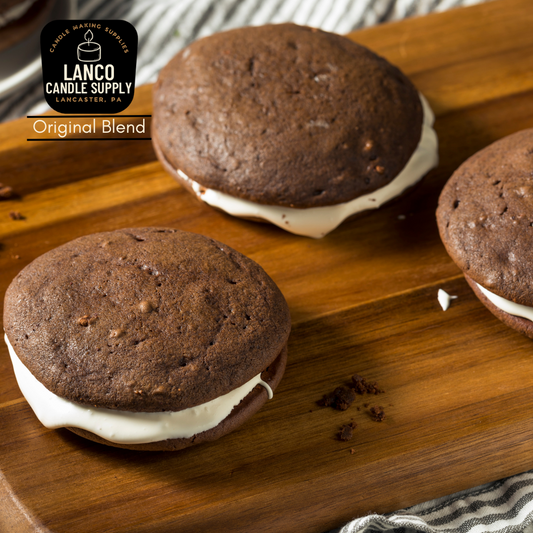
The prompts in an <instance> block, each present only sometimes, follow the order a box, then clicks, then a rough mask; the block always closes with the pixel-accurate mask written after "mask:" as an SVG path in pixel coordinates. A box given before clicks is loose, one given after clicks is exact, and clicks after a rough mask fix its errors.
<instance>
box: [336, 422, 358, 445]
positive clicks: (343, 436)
mask: <svg viewBox="0 0 533 533" xmlns="http://www.w3.org/2000/svg"><path fill="white" fill-rule="evenodd" d="M356 427H357V424H356V423H355V422H350V423H349V424H345V425H344V426H342V427H341V429H340V431H339V432H338V433H337V438H338V439H339V440H342V441H347V440H350V439H351V438H352V437H353V430H354V429H355V428H356Z"/></svg>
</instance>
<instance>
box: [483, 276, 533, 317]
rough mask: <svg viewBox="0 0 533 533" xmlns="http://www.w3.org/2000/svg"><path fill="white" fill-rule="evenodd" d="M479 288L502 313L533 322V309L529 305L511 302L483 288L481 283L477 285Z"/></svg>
mask: <svg viewBox="0 0 533 533" xmlns="http://www.w3.org/2000/svg"><path fill="white" fill-rule="evenodd" d="M476 285H477V286H478V287H479V290H480V291H481V292H482V293H483V294H484V295H485V296H486V297H487V298H488V299H489V300H490V301H491V302H492V303H493V304H494V305H495V306H496V307H497V308H498V309H501V310H502V311H504V312H506V313H509V314H510V315H513V316H519V317H521V318H527V319H528V320H531V321H532V322H533V308H532V307H528V306H527V305H522V304H517V303H515V302H511V301H509V300H506V299H505V298H502V297H501V296H498V295H497V294H494V293H493V292H490V291H488V290H487V289H485V287H482V286H481V285H480V284H479V283H476Z"/></svg>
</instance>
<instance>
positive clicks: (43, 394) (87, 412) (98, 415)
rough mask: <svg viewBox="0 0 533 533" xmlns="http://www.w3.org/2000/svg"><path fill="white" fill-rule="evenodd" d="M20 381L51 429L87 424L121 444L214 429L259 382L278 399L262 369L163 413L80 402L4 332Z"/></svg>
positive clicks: (89, 427)
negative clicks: (38, 372)
mask: <svg viewBox="0 0 533 533" xmlns="http://www.w3.org/2000/svg"><path fill="white" fill-rule="evenodd" d="M4 338H5V341H6V344H7V347H8V349H9V355H10V356H11V361H12V363H13V369H14V371H15V376H16V378H17V383H18V385H19V387H20V390H21V391H22V394H23V395H24V397H25V398H26V400H27V401H28V403H29V404H30V406H31V408H32V409H33V411H34V412H35V415H36V416H37V418H38V419H39V420H40V421H41V423H42V424H43V425H44V426H46V427H48V428H51V429H55V428H61V427H76V428H80V429H86V430H87V431H90V432H92V433H95V434H96V435H99V436H100V437H103V438H104V439H106V440H108V441H111V442H116V443H119V444H142V443H147V442H158V441H162V440H166V439H178V438H189V437H192V436H194V435H197V434H198V433H202V432H203V431H207V430H208V429H211V428H214V427H215V426H217V425H218V424H219V423H220V422H222V420H224V419H225V418H226V417H227V416H228V415H229V414H230V413H231V411H232V410H233V408H234V407H235V406H236V405H238V404H239V403H240V402H241V400H242V399H243V398H244V397H245V396H247V395H248V393H250V392H251V391H252V389H253V388H254V387H255V386H256V385H258V384H259V385H262V386H263V387H265V389H266V390H267V392H268V397H269V399H270V398H272V395H273V393H272V389H271V388H270V386H269V385H268V383H266V382H264V381H263V380H262V379H261V374H258V375H257V376H255V377H254V378H252V379H251V380H250V381H248V382H247V383H245V384H244V385H241V386H240V387H238V388H236V389H234V390H232V391H231V392H228V393H227V394H224V395H223V396H220V397H219V398H215V399H214V400H211V401H209V402H206V403H204V404H201V405H198V406H196V407H191V408H189V409H183V410H182V411H176V412H172V411H164V412H159V413H134V412H129V411H119V410H115V409H104V408H100V407H91V406H86V405H80V404H77V403H74V402H71V401H69V400H65V399H64V398H61V397H59V396H57V395H56V394H54V393H53V392H51V391H49V390H48V389H47V388H46V387H45V386H44V385H43V384H42V383H40V382H39V381H38V380H37V379H36V378H35V377H34V376H33V375H32V373H31V372H30V371H29V370H28V369H27V368H26V367H25V366H24V364H23V363H22V362H21V361H20V359H19V358H18V357H17V354H16V353H15V351H14V350H13V347H12V346H11V343H10V342H9V339H8V338H7V335H5V336H4Z"/></svg>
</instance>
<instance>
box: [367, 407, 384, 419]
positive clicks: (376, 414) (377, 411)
mask: <svg viewBox="0 0 533 533" xmlns="http://www.w3.org/2000/svg"><path fill="white" fill-rule="evenodd" d="M370 418H372V420H374V421H375V422H383V420H384V419H385V411H384V410H383V407H377V406H374V407H371V408H370Z"/></svg>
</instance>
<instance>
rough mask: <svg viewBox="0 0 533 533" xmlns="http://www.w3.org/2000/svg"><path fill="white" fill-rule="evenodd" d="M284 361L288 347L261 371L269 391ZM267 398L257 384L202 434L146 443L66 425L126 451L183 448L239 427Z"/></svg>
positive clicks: (85, 435) (275, 382)
mask: <svg viewBox="0 0 533 533" xmlns="http://www.w3.org/2000/svg"><path fill="white" fill-rule="evenodd" d="M286 364H287V346H285V347H284V348H283V350H282V351H281V352H280V354H279V355H278V357H277V358H276V359H275V360H274V361H273V362H272V364H270V365H269V366H268V367H267V368H266V369H265V370H264V371H263V372H262V373H261V379H262V380H263V381H265V382H266V383H267V384H268V385H269V386H270V388H271V389H272V390H275V388H276V387H277V386H278V384H279V382H280V380H281V377H282V376H283V373H284V372H285V366H286ZM267 399H268V392H267V390H266V389H265V388H264V387H262V386H261V385H257V386H256V387H255V388H254V389H253V390H252V392H250V393H249V394H248V395H247V396H246V397H245V398H244V399H243V400H242V401H241V403H239V405H236V406H235V407H234V408H233V410H232V412H231V414H230V415H229V416H228V417H226V418H225V419H224V420H223V421H222V422H221V423H220V424H218V425H217V426H215V427H214V428H211V429H209V430H207V431H203V432H202V433H198V434H197V435H194V436H192V437H190V438H180V439H167V440H163V441H158V442H147V443H142V444H122V443H116V442H111V441H108V440H106V439H104V438H102V437H99V436H98V435H95V434H94V433H92V432H90V431H87V430H84V429H79V428H74V427H68V428H66V429H68V430H69V431H72V432H73V433H75V434H76V435H79V436H80V437H84V438H86V439H89V440H92V441H94V442H98V443H101V444H106V445H108V446H114V447H117V448H126V449H128V450H144V451H176V450H181V449H183V448H187V447H189V446H192V445H193V444H200V443H202V442H208V441H212V440H216V439H218V438H220V437H222V436H223V435H226V434H227V433H230V432H231V431H233V430H235V429H236V428H238V427H239V426H240V425H241V424H243V423H244V422H245V421H246V420H247V419H248V418H250V417H251V416H252V415H253V414H254V413H256V412H257V411H258V410H259V409H260V408H261V407H262V406H263V404H264V403H265V402H266V401H267Z"/></svg>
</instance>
